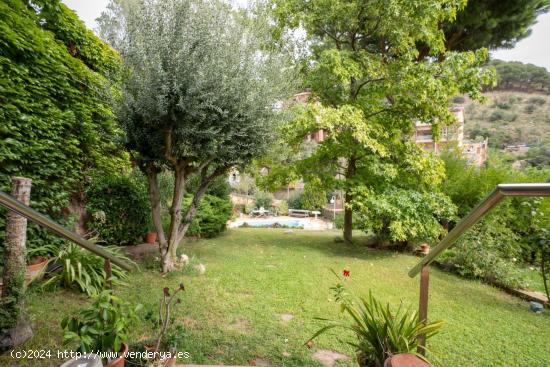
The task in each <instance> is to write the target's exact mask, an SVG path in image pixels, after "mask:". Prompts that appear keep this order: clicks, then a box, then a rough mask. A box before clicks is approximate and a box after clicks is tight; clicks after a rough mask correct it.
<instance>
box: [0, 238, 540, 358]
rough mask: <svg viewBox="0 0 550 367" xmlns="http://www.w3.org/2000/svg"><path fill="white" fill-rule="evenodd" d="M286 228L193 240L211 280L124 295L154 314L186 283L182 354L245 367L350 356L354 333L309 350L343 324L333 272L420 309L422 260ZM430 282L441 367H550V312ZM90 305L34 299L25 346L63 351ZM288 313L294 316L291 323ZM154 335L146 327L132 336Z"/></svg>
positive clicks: (146, 286) (73, 297)
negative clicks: (66, 320) (74, 320)
mask: <svg viewBox="0 0 550 367" xmlns="http://www.w3.org/2000/svg"><path fill="white" fill-rule="evenodd" d="M284 232H285V230H277V229H237V230H231V231H228V232H227V233H225V234H223V235H222V236H221V237H218V238H216V239H211V240H200V241H193V242H189V243H184V244H182V247H183V249H184V251H185V253H187V254H189V255H190V256H192V257H194V258H195V259H196V260H197V261H200V262H202V263H204V264H205V265H206V267H207V270H206V273H205V274H204V275H197V274H195V273H193V272H192V271H185V272H177V273H173V274H170V275H169V276H167V277H165V278H162V277H160V275H159V274H158V272H156V271H155V270H152V269H143V270H142V272H139V273H134V274H132V275H131V280H130V281H129V284H128V286H127V287H124V288H119V289H117V292H118V293H119V294H121V295H123V296H124V298H125V299H127V300H130V301H132V302H140V303H142V304H143V305H144V306H145V309H152V310H154V309H156V302H157V299H158V297H160V294H161V293H162V287H164V286H171V287H175V286H176V285H177V284H179V283H180V282H181V281H183V282H184V283H185V284H186V287H187V291H186V292H185V293H184V294H183V297H182V301H183V302H182V304H181V305H179V307H178V309H177V311H176V313H175V317H176V319H177V321H178V322H182V323H184V324H185V325H186V337H185V340H186V347H185V350H186V351H188V352H189V353H190V355H191V358H190V359H189V360H186V361H180V362H182V363H191V362H193V363H201V364H213V363H224V364H226V365H230V364H244V365H247V364H248V363H249V361H250V360H252V359H255V358H262V359H268V360H270V361H271V362H272V364H273V365H274V366H320V365H319V364H317V363H315V362H313V361H312V360H311V355H312V354H313V352H314V351H315V350H316V349H317V348H326V349H334V350H337V351H340V352H342V353H345V354H347V355H350V356H352V355H353V350H352V349H351V348H350V347H349V346H348V345H346V344H345V341H346V340H349V334H346V333H338V332H335V333H334V334H328V335H325V336H322V337H320V338H319V339H318V340H317V341H316V343H315V346H314V348H313V349H311V350H310V349H308V348H306V347H305V346H304V342H305V341H306V340H307V339H308V338H309V337H310V336H311V335H312V334H313V333H314V332H315V331H316V330H317V329H318V328H319V324H318V323H317V322H316V321H314V320H313V319H314V317H317V316H322V317H330V318H337V317H340V315H339V313H338V311H337V306H336V304H335V303H334V302H333V301H332V299H331V293H330V291H329V287H330V286H332V285H334V283H335V278H334V275H333V274H331V273H330V270H329V269H331V268H332V269H335V270H337V271H340V270H341V269H343V268H347V269H350V270H351V277H350V278H349V281H348V286H349V288H351V289H353V290H355V291H357V292H358V293H363V294H366V293H367V292H368V291H369V290H372V292H373V294H374V295H375V296H376V297H378V298H379V299H380V300H381V301H383V302H391V303H393V304H398V303H399V302H401V301H403V302H405V303H406V304H409V305H411V307H413V308H414V307H417V302H418V279H410V278H409V277H408V276H407V270H408V269H410V268H411V267H412V266H413V265H414V264H415V263H416V262H417V261H418V258H415V257H413V256H409V255H405V254H397V253H392V252H382V251H372V250H369V249H366V248H364V247H355V246H348V245H345V244H343V243H335V241H334V237H335V236H336V235H337V232H330V231H329V232H309V231H300V230H296V231H294V233H293V234H285V233H284ZM430 282H431V284H430V311H429V315H430V318H431V319H432V320H436V319H443V320H445V326H444V328H443V331H442V332H441V333H440V334H439V335H437V336H436V337H434V338H433V339H431V340H430V341H429V343H428V347H429V348H430V350H431V351H432V353H431V355H430V358H431V359H432V360H433V361H435V364H436V365H437V366H529V367H534V366H548V361H550V348H548V340H550V312H546V313H544V314H542V315H535V314H534V313H531V312H530V311H529V309H528V305H527V304H526V303H525V302H522V301H520V300H518V299H516V298H513V297H511V296H509V295H507V294H505V293H503V292H501V291H500V290H497V289H495V288H492V287H490V286H487V285H484V284H481V283H479V282H476V281H469V280H464V279H461V278H458V277H456V276H454V275H451V274H447V273H444V272H441V271H439V270H437V269H432V270H431V279H430ZM86 302H87V301H86V298H85V297H84V296H82V295H77V294H75V293H71V292H67V291H57V292H49V293H39V292H31V294H30V296H29V298H28V304H29V309H30V313H31V316H32V321H33V323H34V325H35V337H34V338H33V339H32V340H31V342H30V343H29V344H28V345H27V346H25V349H51V350H57V349H62V348H63V347H62V346H61V337H62V333H61V330H60V328H59V320H60V319H61V317H62V315H65V314H67V313H69V312H72V311H74V310H75V309H77V308H78V307H80V306H81V305H84V304H85V303H86ZM282 313H291V314H292V315H294V318H293V319H292V320H291V321H290V322H288V323H285V322H283V321H281V320H280V317H279V315H280V314H282ZM150 332H151V331H150V328H149V326H148V323H146V322H143V323H142V324H141V325H138V326H136V328H135V330H134V332H133V335H132V338H133V339H134V340H138V339H140V338H145V337H148V336H150ZM283 353H284V354H285V355H286V356H285V355H283ZM0 365H14V366H15V365H29V366H31V365H32V366H49V365H51V366H58V365H59V361H54V360H38V361H32V363H31V361H26V362H23V361H19V363H16V362H15V361H13V360H11V359H10V358H9V357H0ZM353 365H355V364H354V362H353V361H348V362H344V363H342V362H340V364H339V366H353Z"/></svg>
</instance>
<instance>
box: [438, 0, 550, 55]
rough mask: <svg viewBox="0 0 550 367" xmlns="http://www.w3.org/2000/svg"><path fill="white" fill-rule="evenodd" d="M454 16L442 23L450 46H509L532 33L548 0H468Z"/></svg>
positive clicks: (544, 10)
mask: <svg viewBox="0 0 550 367" xmlns="http://www.w3.org/2000/svg"><path fill="white" fill-rule="evenodd" d="M463 3H466V6H465V7H464V8H463V9H461V10H459V11H458V12H457V15H456V19H454V20H451V21H447V22H445V23H444V24H443V31H444V32H445V43H446V46H447V48H448V49H451V50H460V51H466V50H477V49H479V48H482V47H486V48H489V49H497V48H512V47H514V45H515V44H516V43H517V42H518V41H519V40H521V39H523V38H525V37H527V36H529V35H530V34H531V27H532V26H533V25H534V24H535V23H536V22H537V17H538V16H539V15H540V14H543V13H545V12H547V11H548V9H549V7H550V2H549V1H548V0H499V1H494V0H468V1H467V2H466V1H464V2H463Z"/></svg>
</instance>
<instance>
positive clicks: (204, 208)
mask: <svg viewBox="0 0 550 367" xmlns="http://www.w3.org/2000/svg"><path fill="white" fill-rule="evenodd" d="M191 200H192V198H191V196H186V197H185V199H184V202H183V206H184V209H183V210H184V211H185V208H187V207H188V206H189V205H190V204H191ZM232 209H233V205H232V204H231V200H229V198H227V197H226V198H225V199H221V198H219V197H217V196H213V195H208V194H206V195H204V197H203V199H202V201H201V203H200V205H199V209H198V211H197V214H196V215H195V218H194V219H193V221H192V222H191V226H190V227H189V230H188V231H187V236H200V237H206V238H211V237H215V236H217V235H218V234H220V233H222V232H223V231H225V229H226V225H227V221H228V220H229V219H231V214H232Z"/></svg>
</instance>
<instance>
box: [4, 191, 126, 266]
mask: <svg viewBox="0 0 550 367" xmlns="http://www.w3.org/2000/svg"><path fill="white" fill-rule="evenodd" d="M0 205H3V206H5V207H6V208H8V209H9V210H12V211H14V212H16V213H17V214H19V215H22V216H23V217H25V218H27V219H29V220H32V221H33V222H35V223H36V224H39V225H41V226H42V227H45V228H47V229H49V230H50V231H52V232H54V233H56V234H58V235H60V236H61V237H63V238H66V239H68V240H69V241H72V242H74V243H76V244H77V245H79V246H81V247H83V248H85V249H86V250H88V251H91V252H93V253H94V254H96V255H98V256H101V257H102V258H104V259H106V260H109V261H111V262H112V263H113V264H116V265H118V266H120V267H121V268H123V269H125V270H128V271H131V270H132V269H133V267H132V266H131V265H129V264H127V263H125V262H124V261H122V260H121V259H119V258H117V257H115V256H113V255H112V254H110V253H109V252H107V251H105V250H104V249H102V248H101V247H99V246H97V245H95V244H93V243H92V242H90V241H88V240H86V239H84V238H82V237H81V236H79V235H77V234H76V233H74V232H71V231H69V230H68V229H66V228H65V227H63V226H61V225H59V224H57V223H55V222H54V221H52V220H51V219H49V218H47V217H46V216H44V215H43V214H40V213H39V212H37V211H36V210H34V209H32V208H30V207H28V206H27V205H25V204H23V203H21V202H20V201H18V200H16V199H14V198H13V197H11V196H10V195H8V194H6V193H4V192H2V191H0Z"/></svg>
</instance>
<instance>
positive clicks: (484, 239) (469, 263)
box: [439, 216, 525, 288]
mask: <svg viewBox="0 0 550 367" xmlns="http://www.w3.org/2000/svg"><path fill="white" fill-rule="evenodd" d="M498 222H500V218H499V217H498V216H493V217H492V218H487V220H483V221H482V222H480V223H478V224H476V225H475V226H474V227H473V228H472V229H471V230H470V231H468V232H467V233H466V234H465V235H464V236H463V237H462V238H461V239H460V240H459V241H458V243H457V244H456V245H455V246H454V247H453V248H452V250H449V251H447V252H446V253H445V255H444V256H443V257H441V258H440V259H439V261H440V263H442V264H443V265H444V266H445V267H446V268H448V269H451V270H453V271H455V272H457V273H458V274H460V275H462V276H464V277H467V278H474V279H482V280H484V281H487V282H490V283H496V284H499V285H504V286H507V287H512V288H522V287H523V286H525V281H524V279H522V277H521V275H520V272H519V270H518V266H517V264H516V261H517V260H515V259H517V257H519V247H518V246H517V236H516V235H515V234H514V233H513V232H512V231H511V230H510V229H509V228H507V227H506V225H502V224H499V223H498ZM516 256H517V257H516Z"/></svg>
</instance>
